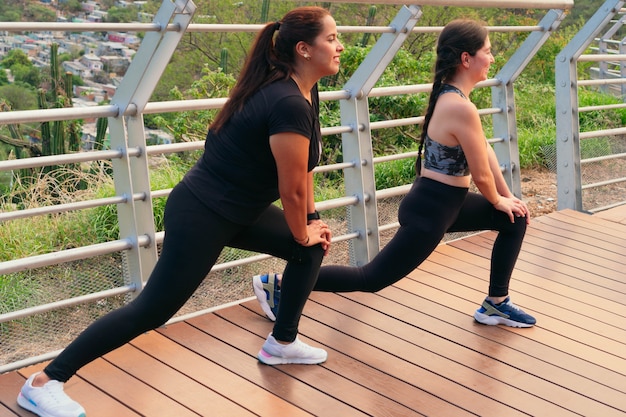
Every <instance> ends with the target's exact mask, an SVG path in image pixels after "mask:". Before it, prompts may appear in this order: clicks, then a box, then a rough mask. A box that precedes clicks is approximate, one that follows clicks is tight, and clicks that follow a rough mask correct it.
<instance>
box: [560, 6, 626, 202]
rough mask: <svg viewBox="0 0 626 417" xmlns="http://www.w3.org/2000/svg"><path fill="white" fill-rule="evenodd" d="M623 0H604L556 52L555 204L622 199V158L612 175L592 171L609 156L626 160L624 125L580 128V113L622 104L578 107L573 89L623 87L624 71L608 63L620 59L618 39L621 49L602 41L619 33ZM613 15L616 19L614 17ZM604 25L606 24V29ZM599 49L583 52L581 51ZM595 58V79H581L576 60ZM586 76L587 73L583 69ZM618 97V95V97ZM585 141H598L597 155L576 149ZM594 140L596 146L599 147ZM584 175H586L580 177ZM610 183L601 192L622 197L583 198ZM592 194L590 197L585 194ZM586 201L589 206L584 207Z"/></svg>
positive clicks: (625, 170)
mask: <svg viewBox="0 0 626 417" xmlns="http://www.w3.org/2000/svg"><path fill="white" fill-rule="evenodd" d="M623 6H624V2H623V1H617V0H607V1H606V2H605V3H604V4H603V5H602V6H601V7H600V8H599V9H598V11H597V12H596V13H595V14H594V15H593V16H592V17H591V18H590V19H589V20H588V21H587V23H586V24H585V25H584V27H583V28H582V29H581V30H580V31H579V32H578V33H577V34H576V35H575V36H574V37H573V38H572V40H571V41H570V42H569V43H568V45H567V46H566V47H565V48H563V50H562V51H561V53H559V55H558V56H557V57H556V64H555V74H556V156H557V201H558V206H557V207H558V209H565V208H571V209H574V210H578V211H582V210H585V209H586V210H587V211H599V210H604V209H607V208H611V207H615V206H617V205H621V204H624V203H626V192H624V187H623V186H621V185H622V184H624V183H626V164H624V165H621V168H619V167H618V169H617V174H616V175H618V176H617V177H615V175H610V176H608V177H607V176H600V177H598V176H597V175H595V174H596V173H597V172H598V171H600V170H599V169H598V167H602V166H603V165H604V166H606V164H607V163H611V162H614V163H616V162H622V161H626V136H625V135H626V129H625V128H624V127H618V128H612V129H601V130H596V131H587V132H581V127H580V113H584V112H591V111H598V112H600V111H607V110H614V109H619V108H624V107H626V106H625V105H624V104H623V103H622V104H612V105H595V106H586V107H579V105H578V94H579V91H580V90H581V87H597V88H600V89H602V90H604V91H609V87H610V86H617V87H618V89H619V91H623V88H624V85H625V84H626V79H625V78H623V73H622V72H621V73H620V74H619V75H617V74H613V76H607V75H608V69H607V68H608V66H609V65H610V63H615V62H618V63H620V65H623V64H621V63H623V62H624V61H626V54H624V53H622V52H623V51H622V50H621V45H622V41H621V39H620V40H618V41H617V44H619V45H620V49H618V50H613V51H612V53H609V51H608V50H607V46H608V45H609V44H611V43H614V42H613V41H614V40H612V37H614V36H616V35H618V34H619V33H620V29H621V28H622V27H623V25H624V10H623V9H622V8H623ZM616 17H617V19H616ZM607 27H608V29H607ZM596 39H599V47H597V48H590V45H591V44H592V42H594V41H595V40H596ZM587 51H590V52H594V51H595V52H598V53H593V54H585V52H587ZM585 62H598V63H599V68H600V71H599V78H598V79H580V77H584V76H585V75H586V74H584V73H583V74H581V75H579V68H578V67H579V64H580V63H585ZM587 76H588V77H589V76H591V74H589V75H587ZM621 98H622V100H623V98H624V97H623V96H622V97H621ZM584 141H587V142H588V143H590V142H592V141H596V144H598V143H600V144H601V145H603V146H601V148H602V150H601V151H599V153H600V155H593V156H589V155H587V156H583V155H582V152H581V149H583V148H584V146H583V145H584V143H583V142H584ZM598 147H599V146H595V148H598ZM585 178H588V179H589V181H587V182H586V181H584V179H585ZM607 187H613V188H612V189H609V190H604V191H602V192H604V193H609V192H610V193H614V194H615V195H616V196H621V200H617V199H616V200H617V201H615V200H614V201H613V202H612V203H610V204H605V205H602V206H599V207H598V206H597V205H593V203H588V204H585V198H584V197H585V191H586V193H587V194H589V195H590V196H591V197H593V194H592V193H591V192H592V191H593V190H594V189H596V190H598V189H600V188H607ZM590 199H591V198H590ZM588 205H591V206H592V207H586V206H588Z"/></svg>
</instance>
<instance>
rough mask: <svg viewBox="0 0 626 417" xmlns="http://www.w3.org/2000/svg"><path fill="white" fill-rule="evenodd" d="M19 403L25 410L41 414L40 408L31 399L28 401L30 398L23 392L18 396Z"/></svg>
mask: <svg viewBox="0 0 626 417" xmlns="http://www.w3.org/2000/svg"><path fill="white" fill-rule="evenodd" d="M17 403H18V404H19V406H20V407H22V408H23V409H25V410H28V411H30V412H31V413H35V414H37V415H38V416H40V415H41V414H39V410H37V406H35V405H34V404H33V403H31V402H30V401H28V398H26V397H24V394H22V393H21V392H20V393H19V394H18V396H17Z"/></svg>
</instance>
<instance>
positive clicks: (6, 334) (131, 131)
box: [0, 0, 619, 372]
mask: <svg viewBox="0 0 626 417" xmlns="http://www.w3.org/2000/svg"><path fill="white" fill-rule="evenodd" d="M350 3H359V2H358V1H352V2H350ZM367 3H384V4H397V3H398V2H394V1H367ZM414 3H416V4H410V5H408V6H399V7H398V13H397V15H396V17H395V18H394V19H393V21H392V22H390V24H389V26H385V27H356V26H354V27H351V26H340V27H338V30H339V31H340V32H371V33H379V34H380V37H379V38H378V41H377V42H376V43H375V45H374V46H373V47H372V49H371V51H370V52H369V54H368V55H367V57H366V58H365V60H364V61H363V62H362V64H361V65H360V66H359V68H358V69H357V70H356V71H355V73H354V74H352V76H351V78H350V79H349V80H348V81H347V82H346V84H345V85H344V86H343V88H341V89H340V90H337V91H326V92H322V93H320V99H321V100H322V101H329V100H334V101H339V103H340V110H341V123H340V125H339V126H326V127H323V129H322V134H323V135H341V137H342V147H343V155H344V158H343V160H344V163H341V164H334V165H328V166H321V167H318V168H316V172H327V171H331V170H341V171H343V175H344V183H345V196H343V197H339V198H334V199H330V200H326V201H321V202H319V203H318V204H317V208H318V210H320V211H328V212H331V211H333V210H343V212H342V214H341V215H340V216H338V217H342V218H346V219H347V222H345V224H344V225H343V226H342V227H339V228H337V229H335V234H336V235H337V236H336V237H335V238H334V243H335V245H336V244H344V246H339V247H337V246H335V248H334V250H336V251H339V252H342V251H343V252H345V253H349V254H350V257H349V258H347V259H343V262H349V263H351V264H362V263H365V262H367V261H368V260H369V259H371V258H372V257H373V256H374V255H375V254H376V253H377V252H378V251H379V249H380V246H381V245H382V244H381V235H383V234H384V233H386V232H388V231H393V229H395V228H396V227H397V223H396V222H395V208H394V209H393V210H392V211H393V213H392V214H391V215H389V216H386V215H385V216H382V217H391V218H393V219H394V220H393V221H388V222H385V221H381V210H379V204H377V203H378V202H380V201H381V200H383V199H393V198H401V197H402V196H403V195H404V194H405V193H406V192H407V191H408V188H409V187H410V184H409V185H404V186H399V187H394V188H391V189H385V190H376V186H375V178H374V165H375V164H378V163H383V162H387V161H390V160H395V159H402V158H415V156H416V154H415V153H414V152H409V153H405V154H399V155H388V156H384V157H374V155H373V151H372V145H371V143H372V136H371V135H372V131H374V130H377V129H388V128H393V127H404V126H414V125H419V124H421V123H422V121H423V118H422V117H410V118H406V119H396V120H387V121H377V122H371V121H370V118H369V107H368V106H369V105H368V98H372V97H381V96H393V95H406V94H428V93H429V92H430V89H431V85H430V84H419V85H409V86H395V87H380V88H374V85H375V84H376V82H377V80H378V79H379V77H380V76H381V74H382V72H383V71H384V69H385V68H386V67H387V65H388V64H389V63H390V61H391V59H392V58H393V57H394V56H395V54H396V53H397V52H398V50H399V49H400V48H401V47H402V45H403V43H404V41H405V40H406V39H407V37H409V36H410V35H411V34H413V33H426V32H429V33H437V32H438V31H440V30H441V27H419V26H417V24H418V22H419V21H420V18H421V17H422V13H423V11H422V8H421V7H420V5H433V6H470V7H507V8H523V9H528V8H538V9H543V10H546V13H545V15H543V17H542V18H541V19H540V21H539V22H538V23H537V25H534V26H519V27H490V28H489V29H490V31H492V32H498V31H501V32H525V33H527V36H526V37H525V39H524V40H523V41H522V42H521V43H520V45H519V46H518V48H517V50H516V51H515V52H514V53H513V54H512V55H511V57H510V58H509V60H508V61H507V62H506V63H505V64H504V65H503V66H502V68H501V69H500V70H499V72H498V73H497V74H496V75H495V77H494V78H492V79H489V80H487V81H485V82H482V83H480V84H479V85H478V87H479V88H489V89H490V90H491V97H492V105H491V107H490V108H483V109H480V114H481V115H482V116H483V117H491V118H492V121H493V137H492V138H490V139H489V141H490V142H491V143H492V144H493V146H494V148H495V150H496V153H497V155H498V158H499V161H500V163H501V168H502V171H503V173H504V175H505V178H506V180H507V182H508V183H509V185H510V187H511V189H512V190H513V191H514V193H515V194H516V195H518V196H521V186H520V173H519V154H518V146H517V140H518V138H517V131H516V117H515V115H516V107H515V100H514V82H515V80H516V79H517V78H518V76H519V75H520V74H521V72H522V71H523V70H524V68H525V67H526V65H527V64H528V63H529V61H530V60H531V59H532V58H533V56H534V55H535V54H536V52H537V51H538V49H539V48H540V47H541V46H542V45H543V43H544V42H545V41H546V40H547V39H548V37H549V36H550V34H551V33H552V32H553V31H554V30H556V29H557V28H558V26H559V25H560V23H561V21H562V19H563V18H564V15H565V11H566V10H567V9H569V8H571V7H572V6H573V2H572V1H564V0H561V1H556V0H553V1H550V0H548V1H545V0H544V1H541V2H539V1H511V0H483V1H469V0H467V1H460V0H459V1H454V0H451V1H439V0H437V1H435V0H431V1H419V2H414ZM618 3H619V2H618ZM418 4H419V5H418ZM194 10H195V5H194V4H193V3H192V2H190V1H189V2H185V1H173V2H170V1H167V0H166V1H164V3H163V5H162V6H161V9H160V10H159V12H158V13H157V14H156V15H155V19H154V22H153V23H150V24H98V23H94V24H85V23H83V24H68V23H7V24H6V25H5V24H4V23H3V27H2V30H7V31H14V32H20V31H48V30H59V31H78V30H80V31H87V30H92V31H109V30H110V31H141V32H146V36H145V38H144V40H143V42H142V43H141V45H140V47H139V49H138V51H137V54H136V56H135V58H134V59H133V61H132V64H131V66H130V68H129V70H128V71H127V73H126V76H125V77H124V79H123V81H122V84H121V85H120V86H119V88H118V89H117V92H116V94H115V95H114V97H113V99H112V101H111V103H110V104H108V105H104V106H98V107H95V108H88V109H84V108H80V109H78V108H69V109H50V110H29V111H14V112H7V113H0V124H16V123H30V122H41V121H54V120H75V119H81V118H87V117H89V118H97V117H107V118H108V120H109V129H110V136H111V149H110V150H103V151H91V152H81V153H75V154H67V155H61V156H56V157H38V158H26V159H19V160H8V161H0V171H11V170H18V169H23V168H33V167H44V166H49V165H64V164H76V163H89V162H95V161H110V162H111V164H112V170H113V178H114V184H115V196H112V197H106V198H99V199H90V200H87V201H71V202H68V203H60V204H56V205H51V206H45V207H36V208H29V209H23V210H11V211H5V212H2V213H0V222H11V221H16V220H20V219H30V218H34V217H35V216H50V215H59V214H63V213H68V212H74V211H80V210H86V209H91V208H94V207H101V206H109V205H115V206H117V209H118V219H119V229H120V237H119V239H116V240H112V241H108V242H104V243H98V244H93V245H87V246H83V247H76V248H70V249H64V250H58V251H55V252H52V253H43V254H38V255H34V256H27V257H23V258H20V259H11V260H8V261H5V262H0V277H9V276H18V277H21V275H19V274H22V273H25V272H28V271H33V270H35V269H41V268H43V269H45V268H49V267H54V266H57V265H61V264H65V263H70V264H71V263H72V262H80V261H83V260H94V259H95V260H98V259H101V257H106V259H107V260H108V259H111V257H113V259H114V263H115V266H116V267H117V268H118V269H119V273H118V275H119V276H116V278H115V280H114V281H115V284H114V285H110V286H108V287H103V288H100V287H99V288H97V289H94V288H92V287H89V288H88V290H87V291H84V290H81V291H78V294H74V295H72V296H69V297H65V298H60V299H52V300H49V301H46V302H38V303H36V304H35V305H30V304H29V303H28V302H27V303H25V304H24V305H21V306H18V307H16V308H15V309H14V310H12V311H9V312H6V313H3V314H0V332H3V335H2V337H1V338H0V347H2V348H3V349H12V346H13V345H14V344H17V343H18V342H19V340H13V339H20V340H22V339H26V338H28V339H30V338H31V337H32V336H31V335H30V334H29V333H28V332H29V330H28V326H31V325H32V326H34V327H36V328H39V327H38V325H39V324H40V323H38V322H39V321H40V320H41V321H45V322H46V323H48V322H49V321H50V320H59V321H58V323H61V324H58V327H59V328H63V326H64V323H65V324H67V321H63V320H76V319H77V318H80V319H81V320H84V321H85V322H87V323H88V322H90V321H91V320H93V318H94V317H92V316H99V315H102V314H105V313H106V312H107V311H109V310H110V309H112V308H115V302H117V303H123V302H126V297H132V296H134V295H136V294H137V293H138V292H139V291H140V290H141V288H142V287H143V285H144V283H145V281H146V279H147V278H148V276H149V273H150V271H151V270H152V268H153V266H154V264H155V263H156V260H157V258H158V245H159V244H160V243H161V242H162V239H163V232H162V231H157V230H155V222H154V218H153V200H154V199H157V198H163V197H166V196H167V195H168V194H169V191H170V190H168V189H165V190H151V184H150V163H149V161H150V158H151V157H153V156H156V155H167V154H172V153H178V152H185V151H193V150H200V149H202V148H203V142H201V141H199V142H189V143H174V144H169V145H155V146H147V145H146V137H145V130H144V123H143V115H145V114H155V113H166V112H180V111H189V110H206V109H218V108H220V107H221V106H222V105H223V104H224V102H225V101H226V99H225V98H217V99H202V100H186V101H168V102H158V103H150V102H148V100H149V97H150V94H151V93H152V91H153V89H154V87H155V85H156V83H157V82H158V80H159V77H160V76H161V74H162V72H163V70H164V69H165V66H166V65H167V64H168V62H169V59H170V57H171V56H172V54H173V52H174V50H175V49H176V47H177V44H178V42H179V41H180V39H181V37H182V36H183V34H184V33H185V32H193V31H197V32H210V31H217V32H220V31H225V32H228V31H232V32H245V31H249V32H255V31H258V30H259V29H260V28H261V27H262V25H237V24H232V25H207V24H193V23H191V19H192V16H193V13H194ZM557 72H558V71H557ZM337 231H339V233H338V232H337ZM266 262H270V264H267V263H266ZM271 262H274V260H271V258H270V257H269V256H267V255H254V254H250V255H249V256H237V257H235V258H234V259H231V258H228V257H225V258H222V259H221V261H220V262H218V264H216V265H215V266H214V268H213V269H212V272H211V274H216V273H223V274H231V275H232V273H231V271H233V270H234V271H236V272H237V273H239V272H241V271H240V270H239V269H238V268H245V267H247V266H249V265H254V264H262V265H263V266H262V267H261V268H263V269H264V270H266V269H267V268H268V265H270V266H269V267H276V264H275V263H271ZM96 263H97V261H96ZM70 269H71V268H70ZM246 273H248V274H249V271H248V270H246ZM70 275H72V274H71V273H70ZM242 275H244V279H246V280H249V275H245V274H244V273H242ZM244 284H245V285H249V283H246V282H244ZM110 300H117V301H115V302H112V301H110ZM228 301H234V300H228ZM226 302H227V301H226ZM109 304H111V305H109ZM86 306H93V307H86ZM101 307H102V309H100V308H101ZM212 308H214V306H213V305H211V306H209V310H210V309H212ZM92 310H93V311H92ZM83 311H87V312H88V313H89V314H87V317H85V314H83ZM205 311H207V309H206V308H205V307H196V306H194V308H192V309H191V310H189V311H186V312H181V314H180V315H178V316H177V317H175V318H174V319H172V321H177V320H181V319H182V318H185V317H187V316H188V315H189V314H192V315H195V314H200V313H202V312H205ZM55 312H59V314H58V316H67V318H66V317H57V315H54V313H55ZM52 316H54V317H52ZM39 317H41V319H39ZM33 323H34V324H33ZM79 325H80V323H79ZM41 327H47V328H48V329H50V326H49V325H48V326H45V325H44V326H41ZM77 327H78V326H77ZM22 328H26V330H24V331H23V332H22V330H21V329H22ZM15 329H20V330H19V331H18V330H15ZM64 330H65V329H64ZM78 330H82V328H80V329H78ZM12 332H13V333H12ZM59 333H60V330H59ZM11 335H13V336H12V337H11ZM68 337H69V338H72V337H73V335H70V336H68ZM50 338H51V339H55V340H53V341H52V342H51V343H49V344H44V343H43V342H39V343H37V346H36V347H35V348H34V351H35V352H38V353H36V354H35V353H32V352H31V353H28V354H27V355H25V357H16V356H11V355H7V356H8V357H10V359H8V360H5V362H6V363H1V362H0V372H5V371H8V370H11V369H16V368H18V367H21V366H25V365H28V364H31V363H35V362H38V361H42V360H46V359H50V358H52V357H54V356H55V355H56V354H57V353H58V349H59V347H62V346H64V345H65V344H66V341H65V339H62V338H61V337H60V336H58V334H57V333H56V332H52V334H51V335H50ZM42 351H47V353H44V354H40V353H41V352H42Z"/></svg>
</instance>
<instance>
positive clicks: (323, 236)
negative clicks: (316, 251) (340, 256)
mask: <svg viewBox="0 0 626 417" xmlns="http://www.w3.org/2000/svg"><path fill="white" fill-rule="evenodd" d="M307 229H308V231H309V236H313V240H314V241H315V242H316V243H319V244H321V245H322V248H323V249H324V256H326V255H328V250H329V249H330V241H331V239H332V235H333V234H332V232H331V230H330V227H329V226H328V225H327V224H326V223H325V222H324V221H323V220H320V219H316V220H311V221H310V222H309V224H308V225H307ZM318 239H319V240H318Z"/></svg>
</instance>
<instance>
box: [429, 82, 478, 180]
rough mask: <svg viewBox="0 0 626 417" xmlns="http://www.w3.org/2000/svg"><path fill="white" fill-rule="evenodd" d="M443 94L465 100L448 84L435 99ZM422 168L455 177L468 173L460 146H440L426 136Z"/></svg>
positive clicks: (459, 92)
mask: <svg viewBox="0 0 626 417" xmlns="http://www.w3.org/2000/svg"><path fill="white" fill-rule="evenodd" d="M445 93H457V94H458V95H460V96H461V97H463V98H465V99H466V98H467V97H465V95H464V94H463V92H462V91H461V90H459V89H458V88H456V87H454V86H452V85H450V84H443V86H442V87H441V92H440V93H439V96H437V98H439V97H441V95H442V94H445ZM424 168H427V169H429V170H431V171H435V172H439V173H441V174H445V175H452V176H455V177H464V176H466V175H469V173H470V171H469V166H468V165H467V159H466V158H465V153H464V152H463V148H461V145H456V146H446V145H442V144H441V143H439V142H435V141H434V140H433V139H432V138H431V137H430V136H428V134H426V137H425V138H424Z"/></svg>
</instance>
